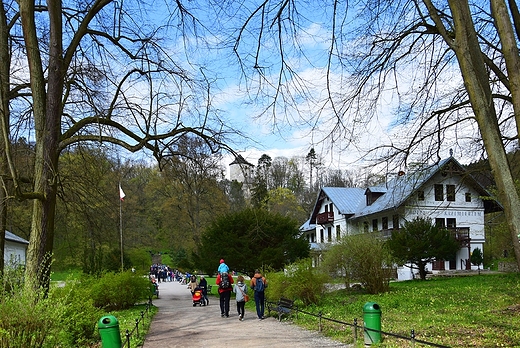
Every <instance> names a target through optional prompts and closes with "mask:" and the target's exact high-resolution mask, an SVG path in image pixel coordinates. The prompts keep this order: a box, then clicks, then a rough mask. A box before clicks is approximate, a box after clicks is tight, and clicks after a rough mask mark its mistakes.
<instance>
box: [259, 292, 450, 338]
mask: <svg viewBox="0 0 520 348" xmlns="http://www.w3.org/2000/svg"><path fill="white" fill-rule="evenodd" d="M265 302H266V304H267V303H269V305H273V306H276V305H277V303H276V302H272V301H268V300H266V301H265ZM292 311H294V312H296V315H297V316H298V313H302V314H306V315H310V316H312V317H315V318H318V331H319V332H321V331H322V330H323V320H325V321H330V322H333V323H337V324H342V325H345V326H349V327H351V328H352V335H353V336H354V344H356V343H357V340H358V332H359V331H362V332H363V333H365V332H368V331H370V332H378V333H380V334H381V335H386V336H392V337H395V338H399V339H403V340H407V341H410V342H411V346H412V348H413V347H415V343H420V344H425V345H428V346H432V347H439V348H450V347H449V346H445V345H442V344H437V343H433V342H428V341H424V340H420V339H417V338H415V331H414V329H412V330H410V336H403V335H399V334H394V333H391V332H385V331H382V330H374V329H371V328H368V327H364V326H363V325H359V324H358V319H357V318H354V320H353V322H352V323H347V322H344V321H341V320H337V319H334V318H328V317H325V316H323V314H322V312H321V311H320V312H318V314H315V313H311V312H307V311H304V310H301V309H299V308H298V307H293V308H292Z"/></svg>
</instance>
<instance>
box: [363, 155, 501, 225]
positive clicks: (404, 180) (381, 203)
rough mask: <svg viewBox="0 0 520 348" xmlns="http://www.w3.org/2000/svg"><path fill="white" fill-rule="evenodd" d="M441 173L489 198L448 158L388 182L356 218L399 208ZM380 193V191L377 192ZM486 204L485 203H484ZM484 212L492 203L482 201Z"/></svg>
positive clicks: (454, 161)
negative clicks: (455, 176)
mask: <svg viewBox="0 0 520 348" xmlns="http://www.w3.org/2000/svg"><path fill="white" fill-rule="evenodd" d="M439 172H443V173H445V174H443V175H448V173H456V174H458V175H461V176H462V180H463V181H464V183H465V184H466V185H468V186H471V187H473V188H474V189H475V190H476V191H477V192H478V193H479V194H480V195H481V196H489V193H488V192H487V191H486V189H484V187H482V185H480V184H479V183H478V182H477V181H476V180H475V179H474V178H473V177H472V176H471V175H470V174H468V173H467V172H466V170H465V169H464V167H462V165H461V164H460V163H459V162H458V161H457V160H456V159H455V158H453V157H448V158H446V159H443V160H441V161H440V162H438V163H436V164H433V165H430V166H424V167H421V168H418V169H417V170H415V171H413V172H410V173H408V174H404V173H401V175H399V176H397V177H396V178H394V179H392V180H390V181H389V182H388V183H387V185H386V193H385V194H383V195H382V196H381V197H379V198H378V199H377V200H376V201H375V202H374V203H372V204H371V205H369V206H367V205H366V204H364V206H362V207H360V209H359V210H358V211H357V212H356V216H355V217H356V218H357V217H361V216H365V215H369V214H373V213H377V212H381V211H385V210H389V209H395V208H398V207H400V206H401V205H402V204H404V203H405V202H406V201H407V200H408V199H409V198H410V197H411V196H412V195H413V194H415V192H417V190H419V189H420V188H421V187H422V186H423V185H425V184H426V182H427V181H429V180H430V179H431V178H432V177H433V176H434V175H435V174H437V173H439ZM379 192H382V191H379ZM486 202H487V203H486ZM484 204H485V208H486V210H490V209H491V210H492V207H491V205H493V202H491V201H484Z"/></svg>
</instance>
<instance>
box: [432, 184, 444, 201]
mask: <svg viewBox="0 0 520 348" xmlns="http://www.w3.org/2000/svg"><path fill="white" fill-rule="evenodd" d="M434 190H435V200H436V201H443V200H444V189H443V186H442V185H441V184H435V185H434Z"/></svg>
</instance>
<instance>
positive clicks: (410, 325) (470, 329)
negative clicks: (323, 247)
mask: <svg viewBox="0 0 520 348" xmlns="http://www.w3.org/2000/svg"><path fill="white" fill-rule="evenodd" d="M519 291H520V274H518V273H512V274H484V275H481V276H465V277H442V278H441V277H433V278H431V279H429V280H427V281H417V280H412V281H404V282H392V283H391V284H390V291H388V292H386V293H384V294H379V295H377V296H374V295H371V294H364V293H352V292H347V291H346V290H338V291H335V292H331V293H327V294H326V295H325V296H324V297H323V300H322V301H321V302H320V303H319V305H310V306H308V307H305V308H303V310H305V311H308V312H310V313H315V314H317V313H318V312H319V311H321V312H322V313H323V316H325V317H328V318H333V319H336V320H340V321H344V322H347V323H352V322H353V320H354V318H358V323H359V322H360V319H359V318H361V317H362V316H363V306H364V304H365V303H366V302H372V301H374V302H376V303H378V304H379V305H380V307H381V310H382V315H381V324H382V330H383V331H385V332H390V333H395V334H399V335H402V336H405V337H409V335H410V330H411V329H414V331H415V335H416V338H417V339H421V340H425V341H428V342H433V343H436V344H440V345H443V346H448V347H454V348H466V347H518V342H520V331H519V330H518V327H520V315H518V313H519V308H520V304H519V303H520V301H519V296H518V294H519ZM295 321H296V323H297V324H299V325H301V326H304V327H306V328H310V329H312V330H316V329H317V327H318V323H317V319H316V318H313V317H311V316H308V315H299V316H298V318H297V319H296V318H295ZM322 324H323V325H322V328H323V331H322V333H323V334H324V335H326V336H333V337H334V338H336V339H339V340H341V341H342V342H344V343H352V334H351V332H350V331H349V330H344V329H343V330H337V329H338V324H336V323H331V322H328V321H326V320H322ZM384 346H385V347H388V348H394V347H410V346H411V345H410V343H409V342H408V343H407V342H403V341H402V340H398V339H397V338H395V337H391V336H387V335H385V336H384ZM421 346H422V345H421Z"/></svg>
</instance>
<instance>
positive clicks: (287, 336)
mask: <svg viewBox="0 0 520 348" xmlns="http://www.w3.org/2000/svg"><path fill="white" fill-rule="evenodd" d="M209 301H210V303H209V306H205V307H200V306H197V307H193V303H192V301H191V292H190V291H189V290H188V289H187V288H186V285H181V284H180V283H178V282H166V283H160V284H159V299H154V300H153V304H154V305H155V306H156V307H158V308H159V312H158V313H157V314H156V315H155V316H154V318H153V319H152V324H151V326H150V330H149V331H148V334H147V336H146V339H145V342H144V345H143V348H170V347H187V346H189V347H219V348H220V347H233V346H236V347H241V348H242V347H271V348H274V347H276V348H278V347H351V346H350V345H345V344H343V343H340V342H336V341H333V340H331V339H329V338H326V337H323V336H321V335H320V334H319V333H318V332H314V331H308V330H305V329H302V328H300V327H298V326H296V325H292V324H291V323H290V322H287V321H282V322H279V321H278V320H277V319H276V318H274V317H269V318H266V319H264V320H258V318H257V317H256V313H253V312H251V311H247V309H246V315H245V317H244V320H243V321H240V320H238V315H237V311H236V302H235V301H234V299H231V304H230V308H231V311H230V313H229V314H230V316H229V318H221V317H220V307H219V302H218V301H219V299H218V297H214V296H209Z"/></svg>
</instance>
